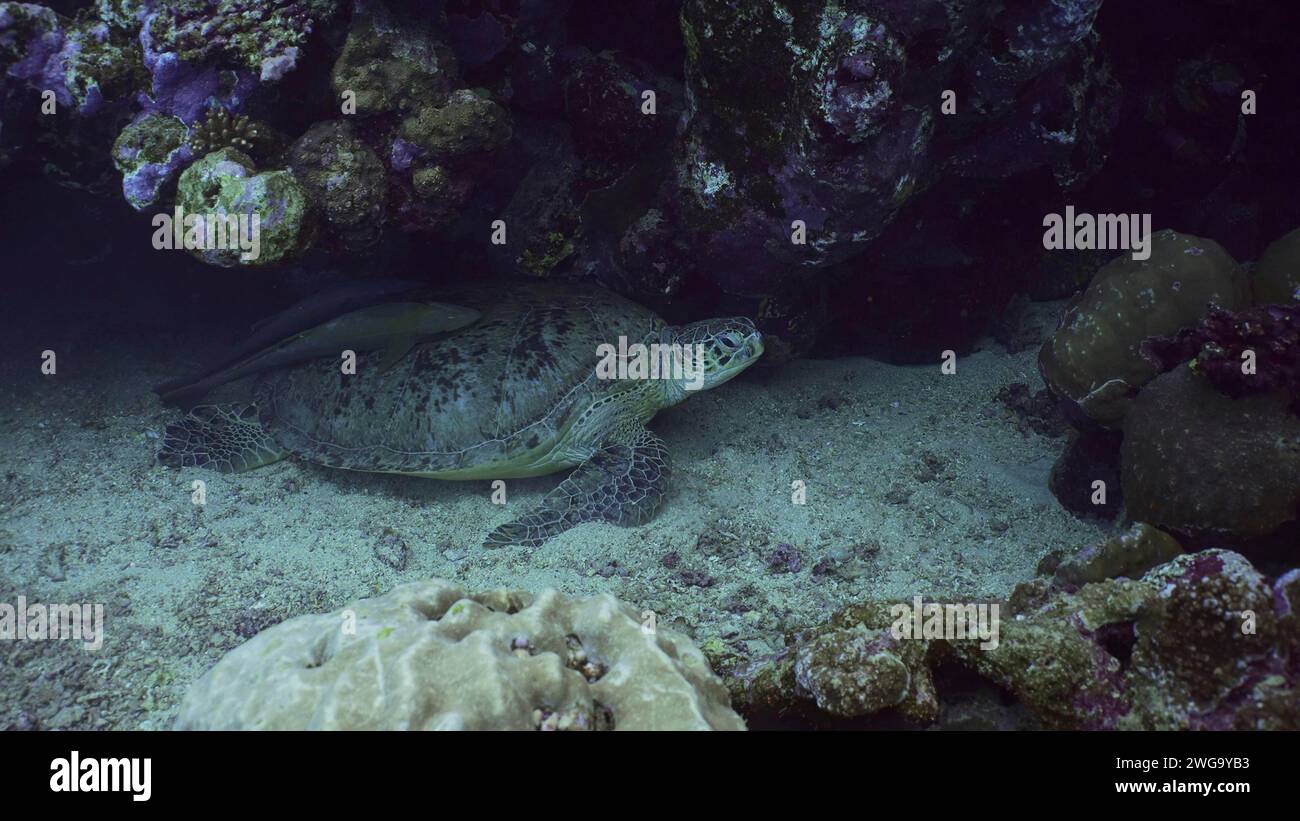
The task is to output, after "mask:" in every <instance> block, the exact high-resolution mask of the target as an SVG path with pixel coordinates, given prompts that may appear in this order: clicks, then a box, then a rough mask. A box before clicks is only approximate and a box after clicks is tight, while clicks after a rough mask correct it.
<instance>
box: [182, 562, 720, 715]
mask: <svg viewBox="0 0 1300 821" xmlns="http://www.w3.org/2000/svg"><path fill="white" fill-rule="evenodd" d="M176 728H177V729H214V730H215V729H228V730H233V729H244V730H254V729H257V730H272V729H279V730H305V729H314V730H399V729H401V730H431V729H445V730H557V729H563V730H596V729H615V730H710V729H713V730H743V729H744V728H745V725H744V723H743V722H742V721H741V720H740V717H739V716H737V715H736V713H734V712H733V711H732V710H731V707H730V706H729V703H728V698H727V691H726V688H724V687H723V686H722V683H721V682H720V681H719V680H718V678H717V677H716V676H715V675H714V674H713V672H712V671H711V670H710V669H709V667H708V664H707V663H706V662H705V660H704V656H703V655H702V654H701V652H700V650H699V649H698V648H696V647H695V645H694V644H692V643H691V641H690V640H689V639H688V638H686V637H685V636H683V635H681V634H679V633H677V632H676V631H673V630H669V629H665V628H662V627H654V626H653V625H652V624H651V623H650V622H648V621H645V620H643V618H642V616H641V614H639V613H638V612H637V611H636V610H635V609H634V608H632V607H631V606H629V605H627V604H623V603H621V602H619V601H617V600H616V599H614V598H613V597H612V596H609V595H608V594H602V595H599V596H593V597H591V598H588V599H580V600H578V599H570V598H567V597H565V596H563V595H561V594H559V593H557V592H556V591H554V590H546V591H543V592H541V593H538V594H536V595H534V594H531V593H521V592H509V591H504V590H500V591H494V592H490V593H484V594H480V595H474V596H471V595H469V594H468V593H466V591H465V590H463V589H461V588H460V587H458V586H456V585H454V584H452V583H450V582H446V581H443V580H441V579H434V580H430V581H426V582H416V583H413V584H406V585H402V586H401V587H398V588H396V589H395V590H393V591H392V592H390V593H388V594H386V595H384V596H380V597H378V598H373V599H363V600H361V601H358V602H354V603H352V604H350V605H348V606H347V607H346V608H344V609H342V610H339V611H337V612H334V613H328V614H323V615H311V616H299V617H298V618H294V619H290V620H289V621H286V622H282V623H281V624H278V625H276V626H274V627H271V628H269V629H267V630H265V631H263V632H261V633H259V634H258V635H257V636H255V637H254V638H253V639H251V640H250V641H248V642H247V643H245V644H243V645H241V646H240V647H237V648H235V649H234V650H232V651H231V652H230V653H229V654H227V655H226V656H225V658H223V659H222V660H221V661H219V662H218V663H217V665H216V666H215V667H213V668H212V670H210V671H209V672H208V673H207V674H206V675H204V676H203V677H202V678H201V679H199V681H198V682H196V683H195V685H194V686H193V688H192V689H191V690H190V692H189V695H188V696H187V697H186V699H185V703H184V704H183V705H182V707H181V710H180V715H179V716H178V717H177V720H176Z"/></svg>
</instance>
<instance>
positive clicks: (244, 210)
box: [176, 148, 315, 268]
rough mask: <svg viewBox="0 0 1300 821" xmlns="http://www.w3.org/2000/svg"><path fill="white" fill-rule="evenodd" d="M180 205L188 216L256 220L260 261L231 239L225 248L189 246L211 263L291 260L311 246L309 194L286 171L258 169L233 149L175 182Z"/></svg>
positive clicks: (255, 263) (268, 263) (259, 264)
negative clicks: (232, 242)
mask: <svg viewBox="0 0 1300 821" xmlns="http://www.w3.org/2000/svg"><path fill="white" fill-rule="evenodd" d="M176 204H177V206H179V207H180V208H181V209H183V214H185V215H198V216H201V217H205V218H206V217H207V216H209V215H212V216H215V217H227V216H235V217H238V216H240V215H246V216H248V217H249V218H250V224H251V217H252V216H253V215H256V216H257V218H258V244H259V248H258V250H257V257H256V259H252V258H249V259H244V257H243V255H244V253H245V252H244V251H242V250H241V249H240V247H239V246H238V245H237V244H234V245H232V244H231V243H230V241H229V239H228V240H227V247H226V248H219V247H204V248H198V249H193V250H191V253H192V254H194V256H195V257H197V258H198V259H201V260H202V261H204V262H206V263H208V264H210V265H220V266H222V267H226V268H230V267H234V266H236V265H251V266H257V267H264V266H271V265H276V264H279V263H282V262H285V261H287V260H291V259H293V258H295V257H297V256H298V255H300V254H301V253H303V252H304V251H305V250H306V249H307V248H308V247H310V245H311V243H312V240H313V239H314V235H315V230H314V223H313V222H312V219H311V214H310V211H309V209H308V200H307V193H306V192H305V191H304V190H303V187H302V185H301V184H299V182H298V181H297V179H295V178H294V176H293V174H292V173H291V172H289V171H287V170H285V169H277V170H271V171H258V170H257V169H256V167H255V166H254V163H253V161H252V159H250V158H249V157H248V156H247V155H246V154H243V153H241V152H240V151H238V150H236V149H234V148H223V149H221V150H219V151H213V152H212V153H211V154H208V155H207V156H206V157H203V158H202V159H200V160H199V161H198V162H196V163H194V164H193V165H191V166H190V167H189V168H187V169H185V171H184V172H183V173H182V174H181V176H180V179H179V180H178V181H177V183H176Z"/></svg>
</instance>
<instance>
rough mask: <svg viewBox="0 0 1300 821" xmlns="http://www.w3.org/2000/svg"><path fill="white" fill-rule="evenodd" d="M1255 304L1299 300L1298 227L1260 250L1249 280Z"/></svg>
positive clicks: (1299, 259) (1299, 238) (1299, 239)
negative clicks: (1260, 253) (1261, 251)
mask: <svg viewBox="0 0 1300 821" xmlns="http://www.w3.org/2000/svg"><path fill="white" fill-rule="evenodd" d="M1251 285H1252V287H1253V289H1254V292H1255V302H1256V304H1259V305H1286V304H1289V303H1292V302H1297V301H1300V228H1297V229H1295V230H1294V231H1292V232H1291V233H1289V234H1286V235H1285V236H1283V237H1282V238H1281V239H1278V240H1276V241H1274V242H1273V244H1272V245H1270V246H1268V247H1267V248H1265V249H1264V253H1263V254H1262V255H1261V256H1260V258H1259V262H1258V263H1257V264H1256V265H1255V270H1254V273H1253V277H1252V280H1251Z"/></svg>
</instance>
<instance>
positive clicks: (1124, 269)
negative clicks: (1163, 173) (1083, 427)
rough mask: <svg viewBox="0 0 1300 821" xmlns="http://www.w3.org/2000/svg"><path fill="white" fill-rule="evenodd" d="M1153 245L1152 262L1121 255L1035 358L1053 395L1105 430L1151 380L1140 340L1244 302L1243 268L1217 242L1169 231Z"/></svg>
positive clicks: (1156, 235) (1072, 307)
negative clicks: (1212, 309)
mask: <svg viewBox="0 0 1300 821" xmlns="http://www.w3.org/2000/svg"><path fill="white" fill-rule="evenodd" d="M1150 243H1151V247H1150V251H1151V254H1150V258H1149V259H1146V260H1135V259H1133V258H1132V256H1131V255H1124V256H1121V257H1119V258H1118V259H1115V260H1113V261H1112V262H1110V263H1109V264H1107V265H1106V266H1105V267H1103V268H1102V269H1101V270H1100V271H1098V272H1097V275H1096V276H1095V277H1094V278H1093V280H1092V283H1091V284H1090V285H1089V286H1088V289H1087V290H1086V291H1084V292H1083V294H1081V295H1080V296H1079V297H1078V298H1076V300H1075V301H1074V302H1073V303H1072V304H1071V305H1070V307H1069V308H1068V309H1067V310H1066V312H1065V314H1064V315H1063V316H1062V317H1061V322H1060V325H1059V326H1058V327H1057V329H1056V332H1055V333H1054V334H1052V336H1051V338H1050V339H1048V340H1047V341H1046V342H1045V343H1043V347H1042V349H1041V350H1040V351H1039V353H1038V366H1039V370H1040V371H1041V372H1042V374H1043V380H1044V381H1045V382H1046V383H1047V384H1048V386H1049V387H1051V389H1052V391H1053V392H1054V393H1055V394H1056V395H1057V396H1059V397H1062V398H1064V399H1067V400H1069V401H1071V402H1073V403H1075V404H1077V406H1078V408H1079V409H1080V410H1081V411H1082V412H1083V413H1084V414H1086V416H1088V417H1089V418H1091V419H1092V420H1093V421H1095V422H1098V423H1100V424H1102V425H1104V426H1106V427H1117V426H1118V425H1119V424H1120V422H1121V421H1122V420H1123V418H1124V415H1125V414H1126V413H1127V412H1128V409H1129V407H1130V405H1131V404H1132V401H1133V395H1134V394H1135V393H1136V392H1137V391H1138V389H1139V388H1141V387H1142V385H1144V384H1145V383H1146V382H1147V381H1149V380H1150V379H1151V378H1152V377H1153V376H1155V374H1156V367H1155V365H1154V364H1152V363H1151V362H1149V361H1147V360H1146V359H1145V358H1144V357H1143V356H1142V353H1141V350H1140V346H1141V343H1142V341H1143V340H1145V339H1146V338H1147V337H1151V336H1162V335H1166V334H1172V333H1174V332H1175V331H1177V330H1179V329H1180V328H1183V327H1186V326H1188V325H1192V324H1194V323H1195V322H1196V321H1197V320H1199V319H1200V318H1201V317H1203V316H1205V314H1206V311H1207V309H1208V307H1209V306H1210V305H1212V304H1213V305H1219V306H1221V307H1225V308H1229V309H1235V308H1239V307H1242V306H1244V305H1245V304H1246V303H1247V301H1248V294H1247V287H1246V282H1245V279H1244V276H1243V274H1242V272H1241V270H1240V268H1239V267H1238V266H1237V264H1236V263H1235V262H1234V261H1233V259H1232V258H1231V257H1230V256H1228V253H1227V252H1226V251H1225V250H1223V247H1222V246H1220V245H1219V244H1218V243H1217V242H1214V241H1213V240H1208V239H1201V238H1200V237H1193V236H1190V235H1187V234H1179V233H1177V232H1174V231H1168V230H1166V231H1159V232H1156V233H1154V234H1152V235H1151V237H1150Z"/></svg>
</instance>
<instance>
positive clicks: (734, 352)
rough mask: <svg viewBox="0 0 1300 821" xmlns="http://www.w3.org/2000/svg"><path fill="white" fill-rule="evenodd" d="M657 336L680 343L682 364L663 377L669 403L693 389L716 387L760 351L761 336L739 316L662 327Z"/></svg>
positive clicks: (759, 354)
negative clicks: (672, 372)
mask: <svg viewBox="0 0 1300 821" xmlns="http://www.w3.org/2000/svg"><path fill="white" fill-rule="evenodd" d="M660 338H661V341H663V342H667V343H670V344H674V345H680V346H681V348H680V350H681V351H682V362H683V364H684V367H683V368H681V370H680V373H674V374H673V376H672V378H671V379H669V380H667V385H668V389H667V394H668V395H667V397H666V398H667V399H668V400H669V404H676V403H677V402H680V401H681V400H682V399H684V398H686V397H687V396H689V395H690V394H691V393H693V392H695V391H698V390H707V389H709V388H716V387H717V386H719V385H721V384H722V383H723V382H727V381H729V380H731V379H732V377H734V376H736V374H738V373H740V372H741V371H743V370H744V369H745V368H748V367H749V366H750V365H752V364H754V362H755V361H756V360H757V359H758V358H759V357H760V356H762V354H763V335H762V334H761V333H759V332H758V329H757V328H755V327H754V323H753V322H751V321H750V320H748V319H746V318H744V317H741V316H736V317H728V318H726V319H706V320H704V321H702V322H692V323H691V324H689V325H679V326H676V327H669V328H665V329H664V331H663V334H662V336H661V337H660Z"/></svg>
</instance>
